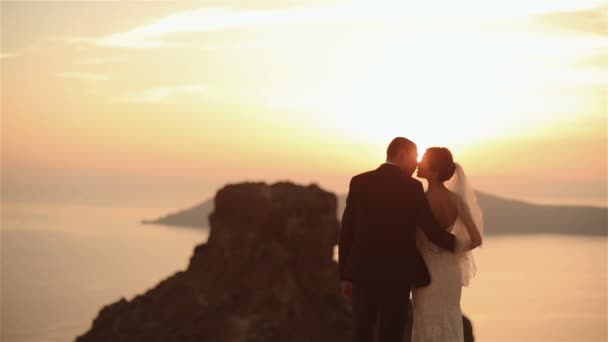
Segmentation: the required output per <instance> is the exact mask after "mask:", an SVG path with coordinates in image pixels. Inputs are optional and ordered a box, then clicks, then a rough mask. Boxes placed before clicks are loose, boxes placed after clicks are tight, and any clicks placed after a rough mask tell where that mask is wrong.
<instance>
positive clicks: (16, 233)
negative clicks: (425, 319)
mask: <svg viewBox="0 0 608 342" xmlns="http://www.w3.org/2000/svg"><path fill="white" fill-rule="evenodd" d="M165 211H166V210H165V209H158V208H156V209H138V210H126V209H103V208H90V207H88V208H87V207H61V208H58V207H55V208H41V207H37V208H36V207H28V208H18V207H10V206H6V205H5V206H3V208H2V230H1V254H2V257H1V264H2V268H1V270H2V272H1V285H2V287H1V291H2V292H1V310H2V311H1V313H2V315H1V320H2V325H1V331H2V333H1V334H2V335H1V337H2V338H1V340H2V341H4V342H34V341H36V342H38V341H72V340H73V339H74V337H75V336H77V335H79V334H81V333H83V332H84V331H86V330H87V329H88V327H89V326H90V324H91V321H92V319H93V318H94V317H95V316H96V314H97V312H98V310H99V309H100V308H101V307H102V306H103V305H106V304H109V303H111V302H114V301H116V300H118V299H119V298H120V297H127V298H128V299H130V298H132V297H133V296H134V295H135V294H138V293H141V292H143V291H145V290H147V289H149V288H151V287H153V286H154V285H156V284H157V283H158V282H159V281H160V280H162V279H163V278H165V277H167V276H170V275H171V274H173V273H174V272H176V271H178V270H183V269H184V268H185V267H186V265H187V264H188V259H189V258H190V256H191V252H192V248H193V247H194V246H195V245H197V244H198V243H200V242H202V241H203V240H205V239H206V238H207V236H208V232H207V231H203V230H194V229H176V228H167V227H160V226H142V225H139V224H137V222H138V220H139V219H140V218H143V217H154V216H157V214H158V213H163V212H165ZM607 258H608V239H606V238H582V237H560V236H536V237H501V238H498V237H488V238H487V239H486V240H485V244H484V248H483V250H481V251H480V253H478V254H477V263H478V268H479V275H478V277H477V278H475V279H474V281H473V283H472V284H471V287H470V288H466V289H465V290H464V292H463V303H462V307H463V310H464V312H465V313H466V314H467V315H469V316H470V318H471V319H472V320H473V324H474V329H475V333H476V336H477V338H478V341H606V340H608V332H607V321H608V309H607V307H608V295H607V293H608V287H607V272H608V271H607V270H608V265H607Z"/></svg>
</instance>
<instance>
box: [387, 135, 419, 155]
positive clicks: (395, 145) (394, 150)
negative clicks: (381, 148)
mask: <svg viewBox="0 0 608 342" xmlns="http://www.w3.org/2000/svg"><path fill="white" fill-rule="evenodd" d="M415 148H416V144H414V142H412V141H411V140H409V139H406V138H403V137H396V138H395V139H393V141H391V143H390V144H389V145H388V148H387V149H386V159H387V160H392V159H395V158H396V157H397V156H398V155H399V152H401V151H403V150H406V151H407V152H408V153H409V151H411V150H413V149H415Z"/></svg>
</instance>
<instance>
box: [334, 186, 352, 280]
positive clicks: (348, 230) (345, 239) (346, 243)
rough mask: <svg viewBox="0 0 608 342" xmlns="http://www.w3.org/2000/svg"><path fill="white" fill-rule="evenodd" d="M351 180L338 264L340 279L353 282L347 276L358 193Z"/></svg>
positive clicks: (349, 276)
mask: <svg viewBox="0 0 608 342" xmlns="http://www.w3.org/2000/svg"><path fill="white" fill-rule="evenodd" d="M353 183H354V182H353V180H352V179H351V181H350V185H349V189H348V195H347V197H346V208H345V209H344V214H343V215H342V225H341V228H340V243H339V249H338V262H339V266H340V279H342V280H352V279H351V275H350V274H347V271H346V270H347V264H348V262H349V260H350V252H351V249H352V245H353V240H354V238H355V231H356V223H355V211H356V210H357V208H356V205H355V204H356V200H355V198H356V197H355V196H356V192H355V189H354V188H355V187H354V185H353Z"/></svg>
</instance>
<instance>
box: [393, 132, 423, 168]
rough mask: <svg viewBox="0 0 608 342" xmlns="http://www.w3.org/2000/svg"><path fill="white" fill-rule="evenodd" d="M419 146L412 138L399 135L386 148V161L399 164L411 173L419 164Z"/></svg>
mask: <svg viewBox="0 0 608 342" xmlns="http://www.w3.org/2000/svg"><path fill="white" fill-rule="evenodd" d="M417 159H418V148H417V147H416V144H414V143H413V142H412V141H411V140H409V139H406V138H402V137H397V138H395V139H393V141H391V143H390V144H389V145H388V148H387V149H386V161H387V162H391V163H395V164H397V165H399V168H401V170H403V172H405V173H407V174H408V175H411V174H412V173H414V170H416V166H417V165H418V161H417Z"/></svg>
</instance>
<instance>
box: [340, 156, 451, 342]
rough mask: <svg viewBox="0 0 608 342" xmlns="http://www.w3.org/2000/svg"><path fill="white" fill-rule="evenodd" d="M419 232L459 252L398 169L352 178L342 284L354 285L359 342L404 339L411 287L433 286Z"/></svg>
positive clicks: (342, 242) (344, 227)
mask: <svg viewBox="0 0 608 342" xmlns="http://www.w3.org/2000/svg"><path fill="white" fill-rule="evenodd" d="M416 227H420V228H421V229H422V231H423V232H424V233H425V234H426V236H427V237H428V238H429V239H430V240H431V241H432V242H434V243H435V244H436V245H438V246H440V247H443V248H445V249H447V250H454V248H455V241H454V236H453V235H452V234H450V233H448V232H446V231H444V230H443V229H441V227H440V226H439V224H438V223H437V222H436V220H435V218H434V217H433V213H432V211H431V209H430V207H429V204H428V202H427V200H426V197H425V195H424V190H423V188H422V184H421V183H420V182H419V181H417V180H415V179H413V178H412V177H410V176H409V175H406V174H405V173H403V172H402V171H401V170H400V169H399V167H397V166H396V165H393V164H388V163H386V164H382V165H381V166H380V167H379V168H378V169H376V170H373V171H370V172H366V173H363V174H360V175H358V176H355V177H353V179H352V180H351V182H350V189H349V193H348V197H347V199H346V209H345V210H344V216H343V217H342V229H341V232H340V249H339V258H340V259H339V262H340V278H341V279H342V280H349V281H352V282H353V315H354V320H355V341H357V342H359V341H360V342H364V341H365V342H367V341H371V334H372V330H373V325H374V322H375V321H376V320H377V318H379V319H380V325H379V330H380V331H379V333H380V341H381V342H386V341H395V342H397V341H399V342H401V339H402V336H403V329H404V323H405V317H406V315H407V307H408V300H409V292H410V289H411V287H421V286H426V285H428V284H430V282H431V279H430V275H429V272H428V269H427V267H426V264H425V263H424V259H422V256H421V255H420V252H419V251H418V249H417V248H416Z"/></svg>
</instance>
